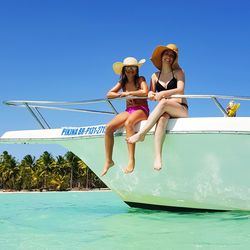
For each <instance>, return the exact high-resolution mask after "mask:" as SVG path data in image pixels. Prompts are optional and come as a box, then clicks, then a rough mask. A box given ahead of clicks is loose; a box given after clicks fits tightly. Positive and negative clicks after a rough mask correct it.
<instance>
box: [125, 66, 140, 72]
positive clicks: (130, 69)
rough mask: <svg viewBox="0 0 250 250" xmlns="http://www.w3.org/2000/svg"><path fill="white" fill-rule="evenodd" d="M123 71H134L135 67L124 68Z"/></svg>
mask: <svg viewBox="0 0 250 250" xmlns="http://www.w3.org/2000/svg"><path fill="white" fill-rule="evenodd" d="M124 69H125V71H126V72H131V71H136V70H137V66H125V67H124Z"/></svg>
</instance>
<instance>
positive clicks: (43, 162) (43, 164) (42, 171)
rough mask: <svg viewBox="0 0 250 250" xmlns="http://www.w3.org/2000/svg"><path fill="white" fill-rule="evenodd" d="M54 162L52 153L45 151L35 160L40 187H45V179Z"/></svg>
mask: <svg viewBox="0 0 250 250" xmlns="http://www.w3.org/2000/svg"><path fill="white" fill-rule="evenodd" d="M54 164H55V159H54V158H53V156H52V154H50V153H48V152H47V151H45V152H44V153H43V154H42V155H41V156H40V157H39V159H38V160H37V162H36V175H37V177H38V183H41V182H42V183H41V184H42V188H45V189H47V188H48V187H47V179H48V176H49V173H50V172H51V169H52V166H53V165H54Z"/></svg>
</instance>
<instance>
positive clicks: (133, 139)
mask: <svg viewBox="0 0 250 250" xmlns="http://www.w3.org/2000/svg"><path fill="white" fill-rule="evenodd" d="M144 139H145V135H144V134H140V133H136V134H134V135H132V136H130V137H128V138H127V139H126V140H127V142H128V143H136V142H138V141H144Z"/></svg>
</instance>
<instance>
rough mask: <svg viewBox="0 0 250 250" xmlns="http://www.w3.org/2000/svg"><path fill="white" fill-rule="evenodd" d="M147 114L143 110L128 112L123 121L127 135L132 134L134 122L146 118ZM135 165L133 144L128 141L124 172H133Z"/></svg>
mask: <svg viewBox="0 0 250 250" xmlns="http://www.w3.org/2000/svg"><path fill="white" fill-rule="evenodd" d="M146 119H147V116H146V114H145V112H144V111H142V110H137V111H135V112H133V113H132V114H130V116H129V117H128V119H127V121H126V122H125V128H126V134H127V137H130V136H132V135H134V133H135V131H134V126H135V124H136V123H138V122H139V121H142V120H146ZM134 167H135V144H131V143H128V165H127V167H126V168H125V169H124V173H126V174H128V173H131V172H133V170H134Z"/></svg>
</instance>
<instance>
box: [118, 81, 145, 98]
mask: <svg viewBox="0 0 250 250" xmlns="http://www.w3.org/2000/svg"><path fill="white" fill-rule="evenodd" d="M139 84H140V89H138V90H134V91H126V92H123V93H121V96H129V95H132V96H148V85H147V83H146V80H145V78H144V77H143V76H140V78H139Z"/></svg>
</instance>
